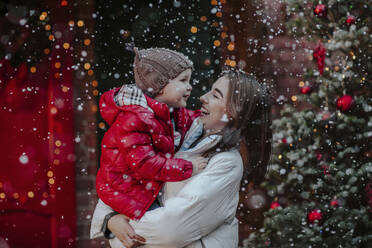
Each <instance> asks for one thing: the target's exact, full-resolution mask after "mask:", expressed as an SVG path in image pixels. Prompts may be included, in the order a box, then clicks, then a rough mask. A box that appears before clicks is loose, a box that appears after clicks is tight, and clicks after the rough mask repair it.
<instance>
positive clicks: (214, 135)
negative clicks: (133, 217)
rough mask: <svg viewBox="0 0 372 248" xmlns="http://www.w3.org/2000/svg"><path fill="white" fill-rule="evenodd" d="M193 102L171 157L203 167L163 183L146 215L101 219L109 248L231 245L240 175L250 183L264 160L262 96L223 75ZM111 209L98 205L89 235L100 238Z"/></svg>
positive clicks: (267, 121)
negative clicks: (197, 111) (195, 160)
mask: <svg viewBox="0 0 372 248" xmlns="http://www.w3.org/2000/svg"><path fill="white" fill-rule="evenodd" d="M201 102H202V108H201V113H202V114H201V116H200V118H198V119H197V120H195V122H194V123H193V125H192V126H191V128H190V130H189V131H188V133H187V134H186V137H185V141H184V144H183V145H182V148H181V150H180V151H179V152H178V154H177V156H178V157H182V158H186V157H188V158H190V157H191V156H196V155H200V154H202V155H204V156H206V157H208V158H209V162H208V165H207V167H206V168H205V169H204V170H203V171H201V172H200V173H199V174H197V175H195V176H193V177H192V178H190V179H188V180H185V181H182V182H175V183H166V185H165V186H164V189H163V192H164V193H163V195H162V197H161V199H160V201H161V202H162V204H163V207H160V208H157V209H155V210H152V211H148V212H147V213H146V214H145V215H144V216H143V218H142V219H141V220H140V221H139V222H134V221H130V222H129V223H128V221H127V218H126V217H125V216H123V215H115V216H113V217H111V218H109V220H108V222H107V224H108V229H109V230H110V231H111V232H112V233H113V234H115V236H116V237H115V238H114V239H111V240H110V244H111V246H112V247H123V244H124V246H125V247H135V246H136V245H137V244H138V243H137V242H136V241H135V240H140V241H141V240H142V241H144V239H143V238H145V239H146V242H145V243H146V246H145V247H185V246H187V247H189V248H191V247H206V248H212V247H213V248H216V247H217V248H218V247H221V248H222V247H224V248H226V247H237V246H238V222H237V219H236V218H235V214H236V209H237V206H238V201H239V189H240V181H241V178H242V176H243V170H244V173H245V175H246V177H247V178H246V179H248V180H252V179H254V181H255V182H256V183H258V182H259V181H261V180H262V179H263V176H264V174H265V172H266V168H267V163H268V161H269V157H270V152H271V135H272V134H271V129H270V125H271V110H270V101H269V94H268V91H267V89H266V88H265V87H264V86H263V85H260V84H259V83H258V82H257V81H256V80H255V78H254V77H253V76H249V75H247V74H246V73H244V72H242V71H227V72H224V73H223V74H222V76H221V77H220V78H219V79H218V80H217V81H216V82H215V83H214V84H213V87H212V89H211V91H210V92H208V93H207V94H205V95H203V96H202V97H201ZM200 134H201V135H200ZM243 161H244V162H243ZM243 165H244V168H243ZM111 212H112V210H111V209H110V208H109V207H108V206H106V205H104V204H103V202H101V201H100V202H99V203H98V205H97V207H96V210H95V213H94V216H93V220H92V230H91V236H92V237H93V238H95V237H99V236H102V235H103V233H102V231H101V228H102V226H103V223H104V219H105V216H106V217H110V216H111V214H110V213H111ZM132 227H133V228H134V229H132ZM139 235H141V236H139ZM142 236H143V237H142Z"/></svg>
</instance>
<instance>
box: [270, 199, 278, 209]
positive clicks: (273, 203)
mask: <svg viewBox="0 0 372 248" xmlns="http://www.w3.org/2000/svg"><path fill="white" fill-rule="evenodd" d="M278 207H280V204H279V202H277V201H274V202H272V203H271V205H270V208H271V209H276V208H278Z"/></svg>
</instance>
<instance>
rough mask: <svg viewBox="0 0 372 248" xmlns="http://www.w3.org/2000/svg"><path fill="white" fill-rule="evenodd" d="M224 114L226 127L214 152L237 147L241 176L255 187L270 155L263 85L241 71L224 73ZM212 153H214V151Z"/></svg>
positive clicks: (268, 99) (267, 104)
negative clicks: (227, 86) (225, 112)
mask: <svg viewBox="0 0 372 248" xmlns="http://www.w3.org/2000/svg"><path fill="white" fill-rule="evenodd" d="M221 76H222V77H227V78H228V80H229V90H228V95H227V113H228V116H229V119H230V121H229V123H228V124H227V126H226V127H225V128H224V129H223V130H222V131H221V135H222V139H221V141H220V143H219V144H217V146H216V148H217V151H218V150H219V151H221V150H222V151H223V150H228V149H230V148H232V147H238V148H239V149H240V154H241V155H242V158H243V162H244V167H245V176H244V179H247V180H248V181H249V182H251V181H253V182H254V183H255V184H259V183H260V182H262V180H263V179H264V176H265V174H266V171H267V165H268V163H269V160H270V154H271V140H272V130H271V97H270V93H269V90H268V88H267V86H266V85H264V84H260V83H259V82H258V81H257V80H256V78H255V77H254V76H252V75H248V74H247V73H245V72H243V71H238V70H228V71H224V72H222V75H221ZM215 151H216V150H215Z"/></svg>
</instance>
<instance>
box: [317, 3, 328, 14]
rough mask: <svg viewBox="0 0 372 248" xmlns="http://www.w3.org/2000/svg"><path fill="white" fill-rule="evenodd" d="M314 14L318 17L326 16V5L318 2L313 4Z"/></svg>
mask: <svg viewBox="0 0 372 248" xmlns="http://www.w3.org/2000/svg"><path fill="white" fill-rule="evenodd" d="M314 14H315V15H316V16H320V17H325V16H327V7H326V6H325V5H324V4H318V5H317V6H315V9H314Z"/></svg>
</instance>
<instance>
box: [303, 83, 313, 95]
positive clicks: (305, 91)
mask: <svg viewBox="0 0 372 248" xmlns="http://www.w3.org/2000/svg"><path fill="white" fill-rule="evenodd" d="M311 90H312V88H311V86H309V85H307V86H304V87H301V93H302V94H304V95H307V94H310V93H311Z"/></svg>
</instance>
